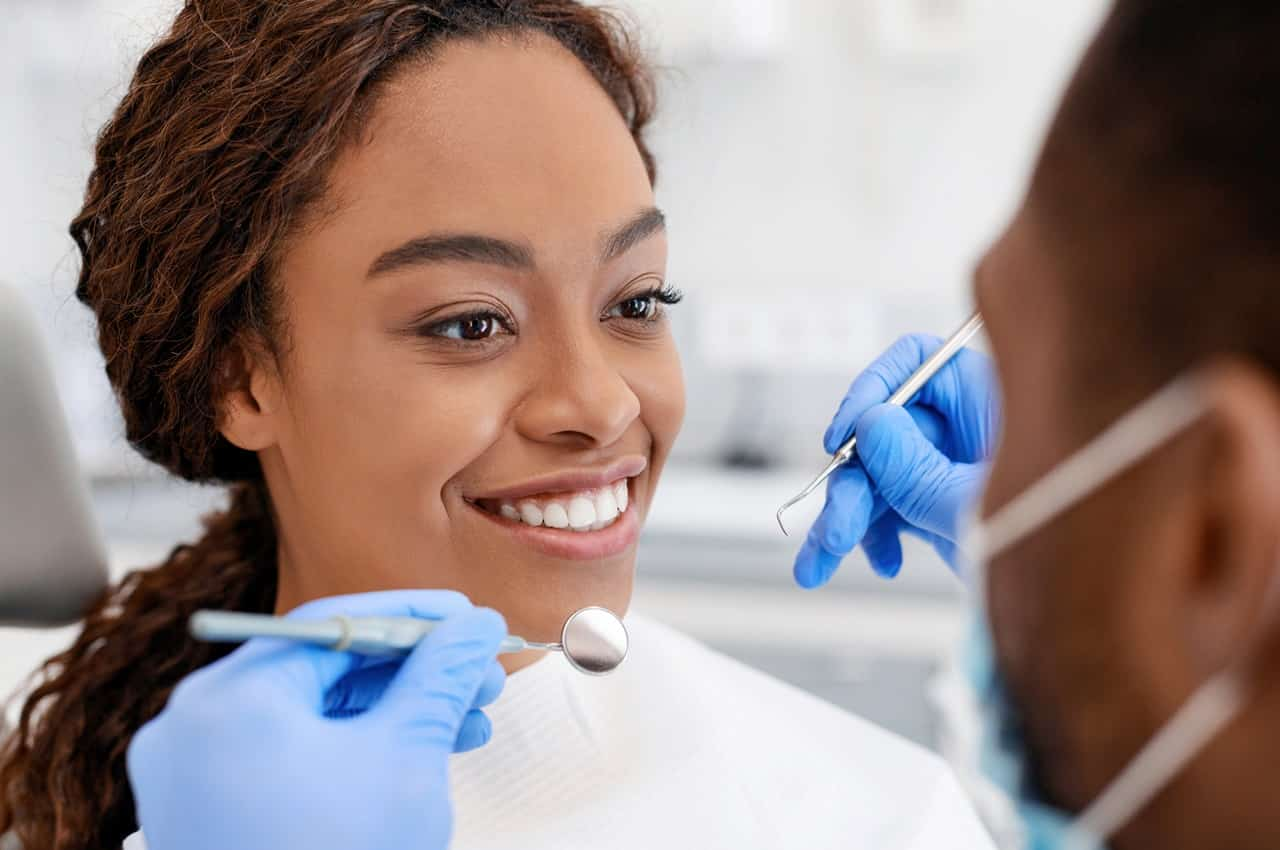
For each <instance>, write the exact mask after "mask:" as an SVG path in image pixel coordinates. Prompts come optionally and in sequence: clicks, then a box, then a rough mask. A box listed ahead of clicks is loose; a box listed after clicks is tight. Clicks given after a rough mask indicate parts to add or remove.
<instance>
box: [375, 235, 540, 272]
mask: <svg viewBox="0 0 1280 850" xmlns="http://www.w3.org/2000/svg"><path fill="white" fill-rule="evenodd" d="M432 263H481V264H483V265H489V266H503V267H505V268H509V269H518V270H528V269H532V268H533V267H534V264H533V250H532V249H531V248H529V247H528V246H527V245H521V244H519V243H518V242H509V241H507V240H506V239H498V238H496V237H493V236H482V235H480V234H475V233H455V234H442V235H437V236H420V237H418V238H417V239H410V240H409V241H408V242H406V243H404V244H403V245H401V246H400V247H398V248H392V249H391V250H390V251H387V252H385V253H383V254H381V255H379V256H378V258H377V259H376V260H374V261H373V264H372V265H370V266H369V273H368V275H367V276H368V277H377V276H378V275H384V274H389V273H390V272H393V271H397V270H399V269H402V268H405V267H408V266H420V265H429V264H432Z"/></svg>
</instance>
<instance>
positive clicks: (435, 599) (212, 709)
mask: <svg viewBox="0 0 1280 850" xmlns="http://www.w3.org/2000/svg"><path fill="white" fill-rule="evenodd" d="M339 613H341V614H348V615H352V616H367V615H382V616H415V617H423V618H429V619H442V620H443V621H444V622H443V623H442V624H441V625H440V626H439V627H438V628H437V629H436V630H435V631H433V632H432V633H431V634H430V635H429V636H428V637H427V638H426V639H425V640H423V641H422V642H421V643H420V644H419V645H418V646H417V647H416V648H415V649H414V651H413V653H412V654H411V655H409V656H408V658H406V659H405V661H404V662H403V663H402V664H400V665H399V668H398V670H397V671H396V672H395V674H394V676H392V677H391V678H390V680H389V682H388V683H387V686H386V688H385V692H383V693H382V695H381V697H380V698H379V699H378V701H377V702H376V704H373V705H372V706H370V707H369V708H368V710H367V711H364V712H363V713H362V714H360V715H359V716H357V717H350V718H344V719H334V718H331V717H326V716H325V707H326V703H327V696H326V695H327V693H328V692H329V690H330V689H331V688H332V686H333V685H334V684H335V683H336V682H338V681H339V680H340V679H342V678H344V677H346V676H347V675H348V674H350V673H351V672H352V671H353V670H355V669H357V668H360V667H361V666H362V665H363V664H364V661H363V659H360V658H358V657H356V656H352V655H350V654H348V653H342V652H333V651H331V650H326V649H322V648H318V647H308V646H302V645H298V644H291V643H286V642H283V641H277V640H266V639H258V640H253V641H250V642H248V643H246V644H245V645H244V646H242V647H240V648H239V649H237V650H236V651H235V652H233V653H232V654H231V655H228V656H227V657H226V658H223V659H221V660H220V661H218V662H216V663H214V664H211V665H209V666H208V667H206V668H204V669H202V670H199V671H197V672H195V673H193V674H191V675H190V676H188V677H187V678H186V679H184V680H183V681H182V682H181V683H180V684H179V685H178V687H177V688H176V689H175V690H174V692H173V695H172V696H171V697H170V699H169V703H168V705H167V706H166V707H165V709H164V710H163V711H162V712H161V713H160V714H159V715H158V716H157V717H156V718H155V719H153V720H152V721H151V722H150V723H148V724H146V725H145V726H143V727H142V729H141V730H139V732H138V733H137V735H135V736H134V739H133V741H132V743H131V744H130V746H129V753H128V766H129V780H130V782H131V783H132V786H133V791H134V796H135V799H136V800H137V806H138V818H139V821H140V823H141V824H142V831H143V834H144V836H145V837H146V842H147V847H148V850H179V848H181V850H228V848H236V850H259V848H261V850H280V848H284V847H305V848H307V850H350V848H352V847H360V848H376V850H409V848H412V850H444V848H446V847H447V846H448V843H449V838H450V835H451V832H452V827H453V814H452V805H451V803H450V800H449V784H448V769H447V768H448V758H449V755H450V754H451V753H453V752H455V751H457V750H462V749H468V748H471V747H474V746H478V745H480V744H482V743H484V742H485V741H487V740H488V738H489V734H490V727H489V721H488V719H487V718H486V717H485V716H484V715H483V714H482V713H481V712H480V708H482V707H483V706H485V705H487V704H489V703H490V702H492V701H493V700H494V699H496V698H497V696H498V694H499V693H500V692H501V690H502V686H503V683H504V681H505V676H504V674H503V671H502V668H501V667H500V666H499V665H498V664H497V650H498V644H499V642H500V641H501V640H502V638H503V637H504V636H505V635H506V632H507V628H506V623H505V622H504V621H503V619H502V617H501V616H499V615H498V614H496V613H495V612H493V611H490V610H487V609H479V608H474V607H472V605H471V604H470V603H469V602H468V601H467V599H466V597H464V596H462V595H460V594H457V593H452V592H448V591H431V590H421V591H418V590H415V591H392V592H387V593H370V594H360V595H355V596H346V597H335V598H332V599H321V600H317V601H315V602H312V603H309V604H307V605H303V606H302V607H300V608H298V609H297V610H295V611H293V612H292V613H291V614H290V615H289V616H290V617H302V618H323V617H329V616H333V615H334V614H339ZM380 661H381V663H380V664H379V666H381V667H384V668H385V667H386V664H385V659H381V660H380Z"/></svg>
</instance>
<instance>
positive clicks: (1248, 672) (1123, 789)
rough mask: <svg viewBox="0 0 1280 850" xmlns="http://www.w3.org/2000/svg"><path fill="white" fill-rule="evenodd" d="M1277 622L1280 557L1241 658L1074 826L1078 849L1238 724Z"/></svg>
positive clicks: (1107, 831)
mask: <svg viewBox="0 0 1280 850" xmlns="http://www.w3.org/2000/svg"><path fill="white" fill-rule="evenodd" d="M1278 622H1280V554H1278V556H1277V558H1276V567H1275V569H1274V570H1273V571H1272V574H1271V581H1270V583H1269V584H1268V585H1267V590H1266V595H1265V596H1264V597H1263V599H1262V605H1261V607H1260V610H1259V612H1258V617H1257V619H1256V620H1255V621H1254V624H1253V627H1252V628H1251V629H1250V636H1249V638H1248V639H1247V640H1246V641H1245V642H1244V649H1243V652H1242V654H1241V656H1240V658H1238V659H1237V660H1236V661H1234V662H1232V663H1231V664H1229V665H1228V666H1227V667H1226V668H1225V669H1223V670H1222V671H1221V672H1219V673H1216V674H1214V675H1213V676H1212V677H1210V679H1209V680H1208V681H1207V682H1205V683H1204V684H1203V685H1201V686H1200V687H1199V689H1197V690H1196V691H1195V693H1193V694H1192V695H1191V697H1190V698H1189V699H1188V700H1187V701H1186V702H1185V703H1183V705H1182V707H1181V708H1180V709H1178V711H1177V713H1175V714H1174V715H1173V717H1172V718H1171V719H1170V720H1169V722H1168V723H1166V724H1165V725H1164V727H1163V728H1162V729H1161V730H1160V731H1159V732H1158V733H1156V735H1155V737H1153V738H1152V739H1151V740H1150V741H1148V742H1147V744H1146V746H1144V747H1143V748H1142V750H1141V751H1140V752H1139V753H1138V755H1137V756H1136V757H1135V758H1134V759H1133V761H1131V762H1130V763H1129V764H1128V765H1127V766H1126V767H1125V769H1124V770H1123V771H1121V772H1120V775H1119V776H1117V777H1116V778H1115V779H1114V780H1113V781H1112V782H1111V784H1110V785H1108V786H1107V787H1106V789H1104V790H1103V792H1102V793H1101V794H1100V795H1099V796H1098V799H1097V800H1095V801H1094V802H1093V803H1092V804H1091V805H1090V806H1089V808H1087V809H1086V810H1085V811H1084V812H1083V813H1082V814H1081V815H1080V818H1079V819H1078V820H1077V821H1076V822H1075V823H1074V824H1073V825H1072V834H1073V836H1074V839H1073V840H1074V841H1076V842H1078V846H1080V847H1086V846H1087V847H1093V846H1096V843H1095V842H1096V840H1097V839H1098V838H1104V839H1105V838H1106V837H1108V836H1110V835H1112V834H1114V833H1115V831H1116V830H1117V829H1119V828H1120V827H1121V826H1123V825H1124V824H1125V823H1127V822H1128V821H1129V820H1130V819H1131V818H1132V817H1133V816H1134V815H1135V814H1137V813H1138V811H1140V810H1141V809H1142V808H1143V807H1144V806H1145V805H1146V804H1147V803H1149V802H1150V801H1151V799H1152V798H1153V797H1155V795H1156V794H1157V793H1158V792H1159V791H1160V790H1161V789H1163V788H1164V787H1165V786H1166V785H1168V784H1169V782H1170V781H1171V780H1172V779H1173V777H1175V776H1176V775H1178V774H1179V773H1180V772H1181V771H1182V770H1183V768H1185V767H1186V766H1187V764H1188V762H1190V761H1191V760H1192V759H1193V758H1195V757H1196V755H1198V754H1199V753H1200V751H1201V750H1203V749H1204V748H1205V747H1206V746H1208V744H1209V742H1210V741H1212V740H1213V739H1214V738H1215V737H1217V736H1218V734H1219V733H1221V732H1222V730H1223V729H1225V728H1226V726H1227V725H1228V724H1229V723H1230V722H1231V721H1232V720H1234V719H1235V718H1236V716H1237V715H1238V714H1239V713H1240V711H1241V710H1242V709H1243V708H1244V706H1245V704H1246V703H1247V702H1248V700H1249V697H1250V695H1251V691H1252V688H1251V685H1252V684H1253V683H1254V682H1255V681H1256V675H1257V674H1256V671H1257V670H1258V669H1259V668H1260V664H1259V661H1260V658H1259V656H1260V654H1261V653H1262V650H1263V647H1265V646H1266V643H1267V638H1268V637H1270V632H1271V629H1272V628H1273V627H1274V626H1275V625H1276V624H1277V623H1278ZM1067 847H1068V848H1071V847H1072V843H1071V842H1070V841H1069V842H1068V843H1067Z"/></svg>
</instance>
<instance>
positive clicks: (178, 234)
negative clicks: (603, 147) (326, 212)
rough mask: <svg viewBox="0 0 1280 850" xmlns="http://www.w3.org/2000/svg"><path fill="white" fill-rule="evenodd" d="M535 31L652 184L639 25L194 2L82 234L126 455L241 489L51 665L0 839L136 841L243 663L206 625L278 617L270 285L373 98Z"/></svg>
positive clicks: (83, 287) (115, 149) (7, 766)
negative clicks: (143, 805) (592, 85)
mask: <svg viewBox="0 0 1280 850" xmlns="http://www.w3.org/2000/svg"><path fill="white" fill-rule="evenodd" d="M531 34H535V35H536V34H541V35H544V36H548V37H550V38H551V39H554V40H555V41H556V42H558V43H559V44H560V45H562V46H563V47H565V48H566V49H568V50H570V51H571V52H572V53H573V54H574V55H576V56H577V57H578V58H579V59H580V60H581V62H582V63H583V64H584V65H585V66H586V67H587V68H588V69H589V70H590V71H591V72H592V74H593V75H594V77H595V79H596V80H597V81H598V82H599V84H600V85H601V86H602V87H603V89H604V90H605V91H606V92H607V93H608V95H609V96H610V97H611V98H612V100H613V102H614V103H615V104H616V106H617V108H618V110H619V112H620V113H621V115H622V117H623V119H624V120H625V121H626V122H627V124H628V126H629V127H630V130H631V134H632V136H633V138H634V140H635V143H636V146H637V148H638V150H639V152H640V155H641V157H642V158H643V160H644V163H645V166H646V168H647V169H648V171H649V176H650V179H652V178H653V176H654V165H653V158H652V156H651V155H650V152H649V149H648V148H647V146H646V145H645V141H644V131H645V129H646V126H647V125H648V123H649V120H650V118H651V116H652V114H653V107H654V96H653V85H652V77H651V74H650V72H649V67H648V65H647V64H646V62H645V60H644V57H643V55H642V53H641V51H640V50H639V49H638V47H637V45H636V42H635V40H634V39H633V38H632V36H631V35H630V34H629V33H628V30H627V28H626V27H625V26H624V25H623V23H622V21H621V20H620V19H619V18H618V17H617V16H616V15H614V14H612V13H610V12H607V11H605V10H602V9H599V8H592V7H587V6H583V5H582V4H580V3H578V2H574V1H573V0H288V1H287V2H281V0H187V2H186V3H185V5H184V6H183V8H182V10H181V11H180V12H179V13H178V15H177V18H176V20H175V21H174V23H173V26H172V28H171V29H170V30H169V32H168V33H167V34H166V35H165V36H163V37H162V38H161V39H160V40H159V41H158V42H157V43H156V44H155V45H153V46H152V47H151V48H150V49H149V50H148V51H147V52H146V53H145V54H144V55H143V56H142V58H141V60H140V61H139V63H138V67H137V70H136V72H135V74H134V76H133V79H132V82H131V83H130V85H129V88H128V90H127V92H126V93H125V96H124V98H123V100H122V101H121V103H120V105H119V107H118V108H117V109H116V111H115V114H114V115H113V116H112V118H111V120H110V121H109V122H108V123H107V124H106V126H105V127H104V128H103V129H102V132H101V133H100V135H99V137H98V140H97V145H96V151H95V161H94V167H93V171H92V173H91V174H90V176H89V181H88V188H87V191H86V195H85V201H84V207H83V209H82V210H81V211H80V213H79V215H77V216H76V218H75V220H74V221H73V222H72V223H71V235H72V237H73V238H74V239H75V242H76V245H77V246H78V248H79V252H80V256H81V260H82V265H81V269H80V277H79V284H78V286H77V289H76V294H77V296H78V297H79V298H80V300H81V301H83V302H84V303H85V304H86V305H88V306H89V307H90V308H91V309H92V310H93V311H94V313H95V315H96V317H97V322H98V340H99V344H100V346H101V348H102V352H103V354H104V355H105V358H106V370H107V375H108V377H109V379H110V381H111V384H112V386H113V387H114V389H115V392H116V395H117V397H118V399H119V403H120V406H121V409H122V411H123V413H124V420H125V426H126V433H127V436H128V438H129V441H130V443H131V444H132V445H133V446H134V447H135V448H137V450H138V451H139V452H141V453H142V454H143V455H144V456H146V457H147V458H149V459H150V460H152V461H154V462H156V463H157V464H159V465H161V466H163V467H164V468H165V469H167V470H169V471H170V472H172V473H174V474H176V475H178V476H181V477H182V478H185V479H188V480H191V481H216V482H223V483H227V484H230V485H231V501H230V505H229V508H228V510H227V511H225V512H223V513H220V514H216V515H213V516H211V517H209V518H207V519H206V521H205V524H206V530H205V534H204V537H203V538H202V539H201V540H200V541H199V542H197V543H195V544H193V545H185V546H179V547H177V548H176V549H174V550H173V552H172V553H171V554H170V555H169V557H168V559H167V560H166V561H165V562H164V563H163V564H161V565H159V566H158V567H155V568H153V569H148V570H139V571H136V572H133V573H131V574H130V575H128V576H127V577H126V578H125V579H124V580H123V581H122V582H121V583H120V584H119V585H117V586H116V587H114V588H112V589H111V590H109V591H108V592H107V593H106V594H105V595H104V596H103V597H102V598H101V599H100V600H99V601H98V602H97V603H96V604H95V605H94V606H93V608H92V610H90V611H89V613H88V614H87V616H86V617H85V621H84V626H83V628H82V629H81V631H80V634H79V635H78V637H77V638H76V640H75V642H74V643H73V645H72V646H71V647H70V648H69V649H68V650H66V651H65V652H62V653H60V654H59V655H56V656H54V657H53V658H51V659H50V660H49V661H47V662H46V663H45V665H44V666H43V668H42V669H41V671H40V672H39V674H38V679H37V680H36V682H35V687H34V688H33V690H32V691H31V693H30V694H29V696H28V698H27V699H26V702H25V704H24V706H23V708H22V711H21V715H20V719H19V723H18V727H17V729H16V731H15V734H13V735H12V736H11V737H10V738H9V739H8V741H6V742H5V744H4V747H3V750H0V835H3V834H4V833H5V832H6V831H8V830H12V831H13V833H14V834H15V835H16V836H17V837H18V839H19V841H21V842H22V843H23V845H24V846H26V847H28V848H31V850H35V848H40V850H72V848H118V847H119V846H120V843H121V841H122V840H123V839H124V838H125V837H126V836H127V835H128V834H129V833H131V832H133V831H134V830H136V829H137V827H138V825H137V822H136V819H135V814H134V802H133V795H132V792H131V790H130V787H129V783H128V777H127V774H126V769H125V753H126V750H127V748H128V745H129V742H130V740H131V737H132V735H133V733H134V732H135V731H136V730H137V729H138V728H139V727H141V726H142V725H143V724H144V723H146V722H147V721H148V720H149V719H150V718H152V717H154V716H155V715H156V714H157V713H158V712H159V711H160V710H161V708H163V706H164V704H165V702H166V700H167V699H168V697H169V694H170V692H171V691H172V689H173V688H174V687H175V685H176V684H177V683H178V681H179V680H181V679H182V678H183V677H184V676H186V675H188V674H189V673H191V672H192V671H194V670H196V669H198V668H200V667H201V666H203V665H205V664H208V663H210V662H211V661H213V660H215V659H217V658H218V657H220V656H221V655H223V654H225V651H226V650H223V649H218V648H215V647H212V646H210V645H207V644H201V643H196V642H194V641H192V640H191V639H190V638H189V637H188V635H187V632H186V622H187V619H188V617H189V616H190V615H191V614H192V612H194V611H196V610H197V609H200V608H222V609H228V610H241V611H270V610H272V608H273V607H274V603H275V594H276V581H277V576H276V537H275V529H274V523H273V520H272V514H271V502H270V497H269V494H268V492H267V489H266V486H265V483H264V482H263V478H262V472H261V469H260V467H259V465H258V461H257V458H256V456H255V455H254V454H252V453H250V452H245V451H243V450H241V449H238V448H236V447H235V446H233V445H231V444H230V443H229V442H227V441H226V440H225V439H224V438H223V437H222V436H221V434H220V433H219V430H218V408H219V399H220V397H221V395H222V393H223V392H224V391H225V389H226V388H227V382H228V381H230V380H233V379H234V376H233V375H232V374H231V373H230V372H229V370H228V369H227V368H226V366H227V364H228V363H230V362H234V358H235V356H236V355H235V350H237V347H239V346H241V345H243V344H245V342H246V341H248V340H254V341H257V342H259V343H262V344H265V345H267V346H268V347H270V348H271V349H272V350H275V348H276V343H278V341H279V339H280V332H281V328H279V327H278V326H277V321H276V319H277V317H276V312H275V310H274V307H275V304H274V300H275V299H274V298H273V288H272V277H273V269H274V267H275V264H276V261H277V259H278V257H279V256H280V252H281V250H282V246H284V245H285V244H286V240H287V239H288V237H289V236H290V235H291V234H292V233H295V232H296V230H297V228H298V227H299V226H301V225H302V224H303V223H304V222H305V217H306V214H307V213H308V212H309V211H310V210H311V209H312V208H313V206H314V205H315V202H316V201H317V200H319V199H320V198H321V197H322V195H323V191H324V184H325V180H326V178H327V174H328V168H329V166H330V165H331V163H332V162H333V160H334V158H335V156H336V155H337V153H338V152H339V151H340V150H342V149H343V147H344V146H345V145H347V144H350V143H351V142H352V141H353V139H354V137H355V136H356V135H357V134H358V130H359V127H360V126H361V124H362V117H363V116H364V115H365V114H366V113H367V111H368V109H369V105H370V103H371V102H372V100H373V95H374V93H375V92H376V91H377V90H378V88H379V84H380V83H381V82H383V81H385V80H387V79H388V78H389V77H390V76H391V75H392V74H394V73H395V72H396V71H397V69H399V68H400V67H401V66H402V65H403V64H404V63H405V62H407V61H409V60H411V59H429V58H430V55H431V52H432V51H433V49H435V48H437V47H439V46H440V45H441V44H443V43H445V42H446V41H450V40H454V39H483V38H490V37H520V36H527V35H531Z"/></svg>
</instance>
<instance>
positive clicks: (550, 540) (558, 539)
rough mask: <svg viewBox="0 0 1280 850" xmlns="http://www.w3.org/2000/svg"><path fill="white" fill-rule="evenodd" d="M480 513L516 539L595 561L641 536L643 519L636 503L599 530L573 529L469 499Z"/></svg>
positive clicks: (618, 551)
mask: <svg viewBox="0 0 1280 850" xmlns="http://www.w3.org/2000/svg"><path fill="white" fill-rule="evenodd" d="M468 504H469V505H470V506H471V507H472V508H473V509H474V510H475V512H476V513H477V514H479V515H480V516H482V517H484V518H485V519H487V520H488V521H489V522H492V523H493V524H494V525H495V526H496V527H497V528H498V529H500V530H502V531H504V532H506V533H508V534H510V535H511V536H512V537H514V538H515V539H516V541H517V542H519V543H522V544H524V545H525V546H528V547H529V548H531V549H535V550H537V551H539V552H541V553H543V554H544V555H549V556H551V557H553V558H564V559H567V560H571V561H595V560H601V559H603V558H610V557H613V556H614V555H619V554H621V553H623V552H625V551H627V550H628V549H630V548H631V547H632V546H634V545H635V543H636V541H637V540H638V539H639V538H640V520H639V518H638V514H637V511H636V509H635V506H634V505H630V506H629V508H628V510H626V511H623V512H622V513H621V514H620V515H619V516H618V517H617V519H616V520H614V521H613V523H612V524H610V525H608V526H607V527H605V528H601V529H599V530H596V531H573V530H572V529H567V528H563V529H562V528H549V527H547V526H545V525H543V526H536V527H535V526H532V525H527V524H525V523H524V522H522V521H520V520H513V519H509V518H507V517H504V516H501V515H499V514H493V513H490V512H489V511H486V510H485V509H484V508H482V507H480V506H479V505H477V504H475V503H474V502H469V503H468Z"/></svg>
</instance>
